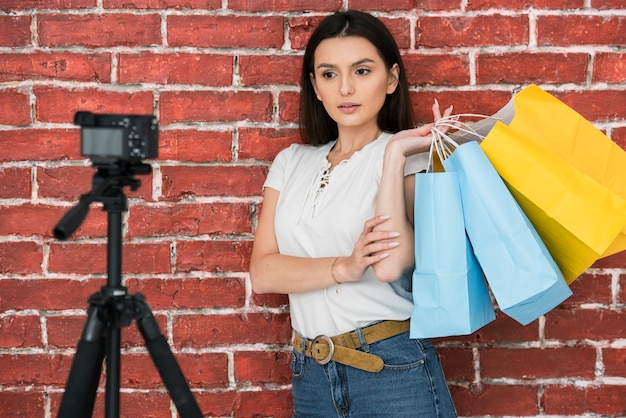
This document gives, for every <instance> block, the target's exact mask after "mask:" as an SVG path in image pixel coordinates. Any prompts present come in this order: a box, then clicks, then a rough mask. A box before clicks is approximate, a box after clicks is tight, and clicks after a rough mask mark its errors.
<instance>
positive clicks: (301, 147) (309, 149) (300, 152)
mask: <svg viewBox="0 0 626 418" xmlns="http://www.w3.org/2000/svg"><path fill="white" fill-rule="evenodd" d="M329 148H330V146H329V144H324V145H310V144H303V143H294V144H291V145H289V146H288V147H287V148H283V149H282V150H281V151H280V152H279V153H278V154H277V155H276V159H287V160H292V159H299V158H307V157H311V156H314V155H316V154H324V152H326V153H328V149H329ZM324 155H325V154H324Z"/></svg>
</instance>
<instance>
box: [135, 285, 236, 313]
mask: <svg viewBox="0 0 626 418" xmlns="http://www.w3.org/2000/svg"><path fill="white" fill-rule="evenodd" d="M125 285H126V286H127V287H128V288H129V290H130V291H131V292H135V293H141V294H143V295H145V296H146V298H147V302H148V304H149V305H150V306H151V307H152V309H155V310H163V309H205V308H210V309H217V308H233V309H235V308H243V307H244V306H245V303H246V286H245V283H244V282H243V280H242V279H238V278H230V277H214V278H207V279H196V278H190V279H178V278H168V279H167V280H160V279H145V280H143V279H142V280H138V279H126V281H125ZM198 295H202V296H201V297H198Z"/></svg>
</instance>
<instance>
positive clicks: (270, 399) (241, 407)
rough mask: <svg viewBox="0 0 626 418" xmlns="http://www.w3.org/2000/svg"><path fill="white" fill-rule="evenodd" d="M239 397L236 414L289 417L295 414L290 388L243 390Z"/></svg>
mask: <svg viewBox="0 0 626 418" xmlns="http://www.w3.org/2000/svg"><path fill="white" fill-rule="evenodd" d="M239 397H240V402H239V403H238V404H237V407H236V410H235V415H234V416H242V417H258V416H265V415H266V414H267V415H266V416H271V417H274V418H288V417H291V416H292V414H293V410H292V407H291V396H290V393H289V391H288V390H264V391H260V392H252V391H250V392H241V393H240V395H239Z"/></svg>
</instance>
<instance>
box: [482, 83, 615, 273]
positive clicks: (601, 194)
mask: <svg viewBox="0 0 626 418" xmlns="http://www.w3.org/2000/svg"><path fill="white" fill-rule="evenodd" d="M511 105H512V106H514V116H513V118H512V121H511V122H510V124H509V125H508V126H507V125H506V124H504V123H496V124H495V126H494V127H493V129H491V131H490V132H489V133H488V134H487V136H486V137H485V139H484V140H483V141H482V143H481V147H482V149H483V150H484V151H485V153H486V154H487V156H488V157H489V160H490V161H491V163H492V164H493V165H494V167H495V168H496V170H497V171H498V173H499V174H500V175H501V176H502V178H503V179H504V181H505V182H506V184H507V186H508V187H509V189H510V190H511V193H512V194H513V195H514V196H515V199H516V200H517V202H518V203H519V204H520V206H521V207H522V209H523V210H524V212H525V213H526V215H527V216H528V218H529V219H530V220H531V222H532V223H533V225H534V226H535V228H536V229H537V231H538V233H539V235H540V236H541V238H542V240H543V241H544V242H545V244H546V246H547V248H548V250H549V251H550V253H551V254H552V256H553V257H554V260H555V261H556V263H557V265H558V266H559V268H560V269H561V271H562V272H563V274H564V276H565V278H566V280H567V282H568V283H571V282H572V281H574V280H575V279H576V278H577V277H578V276H579V275H580V274H581V273H583V272H584V271H585V270H586V269H587V268H589V267H590V266H591V265H592V264H593V263H594V262H595V261H596V260H597V259H599V258H601V257H605V256H608V255H611V254H614V253H616V252H619V251H623V250H625V249H626V152H624V151H623V150H622V149H621V148H620V147H619V146H618V145H617V144H615V143H614V142H613V141H611V140H610V139H609V138H608V137H606V136H605V135H604V134H603V133H602V132H600V131H599V130H598V129H596V128H595V127H594V126H593V125H592V124H591V123H590V122H588V121H586V120H585V119H584V118H583V117H582V116H581V115H579V114H578V113H576V112H575V111H574V110H573V109H571V108H569V107H568V106H567V105H565V104H564V103H562V102H561V101H559V100H558V99H556V98H555V97H553V96H552V95H550V94H548V93H546V92H545V91H543V90H541V89H540V88H539V87H537V86H534V85H531V86H529V87H527V88H525V89H524V90H523V91H522V92H520V93H519V94H517V95H516V96H515V97H514V99H513V101H512V104H511ZM511 105H508V106H509V107H510V106H511Z"/></svg>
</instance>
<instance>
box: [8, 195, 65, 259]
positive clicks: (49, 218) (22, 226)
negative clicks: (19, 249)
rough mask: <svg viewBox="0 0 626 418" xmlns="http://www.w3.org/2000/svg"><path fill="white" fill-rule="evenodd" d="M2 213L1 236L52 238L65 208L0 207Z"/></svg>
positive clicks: (42, 206) (27, 205) (37, 206)
mask: <svg viewBox="0 0 626 418" xmlns="http://www.w3.org/2000/svg"><path fill="white" fill-rule="evenodd" d="M0 211H2V222H0V235H11V234H14V235H16V236H21V237H30V236H32V235H40V236H44V237H51V236H52V229H53V228H54V226H55V225H56V222H57V221H58V220H60V219H61V217H62V216H63V214H64V208H61V207H57V206H46V205H30V204H25V205H15V206H13V205H12V206H0ZM25 219H29V220H34V219H37V222H24V220H25ZM28 251H31V252H32V251H33V250H32V248H30V247H28V248H27V251H26V252H28ZM39 263H41V260H40V261H39Z"/></svg>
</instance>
